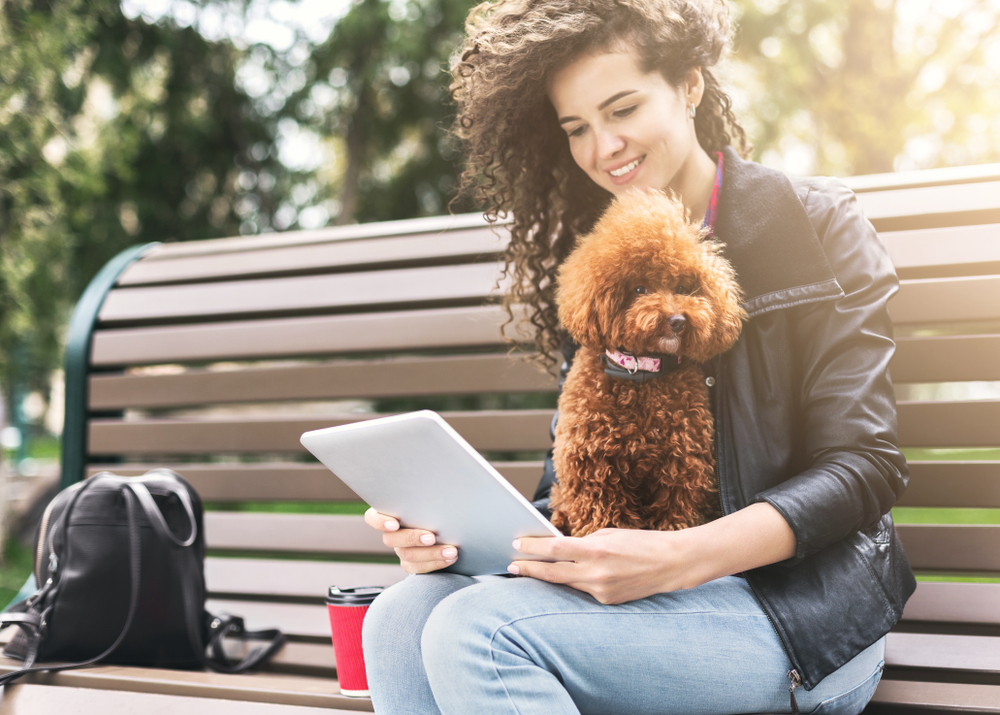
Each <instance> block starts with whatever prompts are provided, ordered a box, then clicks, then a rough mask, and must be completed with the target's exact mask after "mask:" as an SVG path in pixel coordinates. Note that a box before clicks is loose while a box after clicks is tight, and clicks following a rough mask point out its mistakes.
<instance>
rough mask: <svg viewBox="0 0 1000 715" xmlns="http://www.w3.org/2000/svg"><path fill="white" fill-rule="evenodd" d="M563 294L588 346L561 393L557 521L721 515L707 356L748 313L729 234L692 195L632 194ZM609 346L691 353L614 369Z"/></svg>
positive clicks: (628, 525) (562, 316)
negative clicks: (703, 218)
mask: <svg viewBox="0 0 1000 715" xmlns="http://www.w3.org/2000/svg"><path fill="white" fill-rule="evenodd" d="M556 301H557V303H558V308H559V320H560V322H561V323H562V325H563V327H564V328H565V329H566V330H567V331H568V332H569V333H570V335H571V336H572V337H573V338H574V339H575V340H576V341H577V342H578V343H579V344H580V346H581V347H580V349H579V350H578V351H577V354H576V358H575V359H574V361H573V366H572V368H571V369H570V372H569V374H568V375H567V377H566V382H565V385H564V386H563V391H562V395H561V396H560V398H559V421H558V423H557V425H556V433H555V451H554V460H555V467H556V474H557V475H558V479H559V481H558V484H557V485H556V486H555V487H554V488H553V490H552V501H551V506H552V512H553V518H552V523H553V524H555V525H556V527H558V528H559V529H560V530H562V531H563V532H564V533H567V534H571V535H573V536H583V535H586V534H589V533H592V532H594V531H597V530H598V529H602V528H605V527H617V528H624V529H656V530H672V529H683V528H687V527H691V526H696V525H698V524H702V523H705V522H706V521H709V520H711V519H713V518H715V517H717V516H718V515H719V510H720V501H719V496H718V482H717V478H716V474H715V455H714V448H713V439H714V425H713V420H712V413H711V407H710V403H709V394H708V388H707V386H706V384H705V374H704V372H703V370H702V368H701V366H700V365H699V363H704V362H707V361H709V360H711V359H712V358H713V357H715V356H716V355H718V354H720V353H722V352H724V351H726V350H728V349H729V348H730V347H731V346H732V345H733V343H735V342H736V339H737V338H738V337H739V334H740V329H741V327H742V321H743V319H744V318H745V317H746V314H745V313H744V311H743V309H742V308H741V306H740V293H739V287H738V286H737V284H736V278H735V275H734V272H733V269H732V267H731V266H730V265H729V263H728V262H727V261H726V260H725V259H724V258H723V257H722V255H721V245H720V244H719V243H717V242H715V241H712V240H708V239H706V238H705V234H704V231H703V230H701V229H700V228H698V227H697V226H695V225H694V224H692V223H690V222H689V221H688V220H687V217H686V214H685V210H684V208H683V206H682V205H681V204H680V202H679V201H677V200H675V199H673V198H671V197H669V196H667V195H665V194H663V193H661V192H652V191H650V192H643V193H633V194H629V195H627V196H625V197H623V198H621V199H619V200H616V201H615V202H614V203H613V204H612V205H611V207H610V208H609V209H608V210H607V212H606V213H605V214H604V215H603V216H602V217H601V219H600V221H599V222H598V223H597V225H596V226H595V227H594V230H593V231H592V232H591V233H590V234H589V235H587V236H586V237H584V238H583V239H581V240H580V242H579V244H578V246H577V248H576V249H575V250H574V252H573V253H572V254H571V255H570V256H569V258H567V260H566V261H565V262H564V263H563V265H562V266H561V267H560V269H559V274H558V287H557V293H556ZM679 317H680V318H683V320H680V319H678V318H679ZM605 350H620V351H622V352H627V353H631V354H633V355H637V356H638V355H643V356H647V355H655V356H661V357H663V358H665V359H669V360H672V361H674V362H676V360H677V357H676V356H680V357H681V358H682V361H681V363H680V365H679V366H678V367H677V368H676V369H674V370H673V371H671V372H669V373H667V374H664V375H663V376H661V377H658V378H656V379H654V380H651V381H648V382H633V381H629V380H622V379H619V378H616V377H612V376H610V375H608V374H606V373H605V372H604V367H603V366H602V364H601V359H600V358H601V355H602V354H604V352H605Z"/></svg>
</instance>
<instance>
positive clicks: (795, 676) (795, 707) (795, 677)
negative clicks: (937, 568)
mask: <svg viewBox="0 0 1000 715" xmlns="http://www.w3.org/2000/svg"><path fill="white" fill-rule="evenodd" d="M715 360H716V363H715V366H714V367H715V385H713V387H716V386H718V385H719V372H720V370H719V362H718V360H719V358H718V357H716V358H715ZM709 394H710V395H711V393H709ZM717 394H719V395H721V394H722V390H721V389H720V390H719V392H718V393H717ZM709 399H711V397H710V398H709ZM721 401H722V400H721V397H717V398H716V399H715V409H716V410H718V411H719V412H721V411H722V410H721V405H720V404H719V403H720V402H721ZM720 433H721V430H720V429H719V428H718V424H716V429H715V472H716V476H717V477H718V478H719V511H720V513H721V514H722V516H725V515H726V504H725V502H724V501H723V499H722V459H721V457H720V455H721V454H722V451H721V450H720V449H719V434H720ZM743 579H744V580H745V581H746V582H747V585H748V586H749V587H750V591H751V592H752V593H753V597H754V598H755V599H757V605H758V606H760V610H761V611H762V612H763V613H764V616H765V617H766V618H767V622H768V623H770V624H771V628H772V629H773V630H774V635H776V636H777V637H778V642H779V643H781V649H782V650H783V651H785V657H786V658H788V662H789V663H791V662H792V656H791V653H790V652H789V650H788V646H786V645H785V641H784V640H783V639H782V637H781V632H780V631H779V630H778V625H777V624H776V623H775V622H774V619H773V618H771V614H770V613H768V610H767V609H766V608H764V602H763V601H762V600H761V598H760V594H758V593H757V589H756V587H754V585H753V581H751V580H750V577H749V575H748V574H746V573H744V574H743ZM787 677H788V679H789V680H790V681H791V684H790V685H789V686H788V697H789V698H790V699H791V704H792V715H799V704H798V703H797V702H796V701H795V688H798V687H799V686H801V685H802V676H800V675H799V671H798V670H796V669H795V666H794V664H793V666H792V669H791V670H789V671H788V673H787Z"/></svg>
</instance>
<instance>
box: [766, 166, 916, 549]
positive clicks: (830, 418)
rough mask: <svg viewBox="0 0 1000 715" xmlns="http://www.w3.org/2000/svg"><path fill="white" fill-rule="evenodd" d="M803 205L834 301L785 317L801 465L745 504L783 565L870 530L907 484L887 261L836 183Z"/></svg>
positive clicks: (893, 284)
mask: <svg viewBox="0 0 1000 715" xmlns="http://www.w3.org/2000/svg"><path fill="white" fill-rule="evenodd" d="M804 204H805V208H806V211H807V213H808V214H809V216H810V219H811V221H812V224H813V226H814V228H815V229H816V234H817V236H819V238H820V241H821V242H822V244H823V248H824V251H825V252H826V255H827V259H828V261H829V263H830V266H831V268H832V269H833V271H834V274H835V275H836V278H837V281H838V283H840V286H841V288H842V289H843V291H844V296H843V297H841V298H838V299H836V300H833V301H827V302H821V303H814V304H811V305H806V306H800V307H798V308H793V309H792V310H793V311H794V314H793V316H792V321H793V324H792V325H793V327H792V335H793V338H794V344H793V349H794V350H795V351H796V356H797V360H796V363H797V364H798V366H799V369H800V375H801V394H800V411H801V412H800V414H801V418H802V420H803V425H802V426H803V431H802V434H803V435H804V441H805V444H804V445H803V447H804V450H805V454H806V455H807V461H808V463H809V466H808V468H807V469H806V470H805V471H803V472H802V473H800V474H798V475H796V476H793V477H792V478H790V479H788V480H786V481H784V482H782V483H780V484H778V485H776V486H774V487H772V488H770V489H768V490H766V491H764V492H762V493H760V494H758V495H757V497H756V499H755V501H764V502H767V503H769V504H771V505H772V506H774V507H775V508H776V509H777V510H778V511H779V512H780V513H781V514H782V515H783V516H784V517H785V519H786V520H787V521H788V523H789V524H790V525H791V527H792V529H793V530H794V532H795V535H796V540H797V544H798V546H797V549H796V555H795V557H794V558H793V559H791V560H790V561H789V562H786V563H789V564H794V563H796V562H798V561H799V560H801V559H802V558H803V557H805V556H807V555H809V554H811V553H813V552H816V551H818V550H820V549H822V548H823V547H824V546H827V545H828V544H831V543H833V542H835V541H838V540H840V539H843V538H844V537H846V536H847V535H848V534H850V533H852V532H854V531H857V530H859V529H862V528H866V527H872V526H873V525H875V524H876V523H877V522H878V520H879V519H880V517H881V516H882V515H883V514H885V513H886V512H888V511H889V510H890V509H891V508H892V506H893V504H894V503H895V501H896V499H897V498H898V497H899V496H900V495H901V494H902V493H903V491H904V489H905V488H906V484H907V481H908V477H909V474H908V471H907V468H906V460H905V459H904V458H903V456H902V454H901V453H900V451H899V448H898V447H897V437H896V431H897V430H896V400H895V395H894V392H893V388H892V383H891V381H890V378H889V360H890V359H891V357H892V354H893V352H894V350H895V343H894V342H893V339H892V321H891V320H890V318H889V313H888V310H887V302H888V300H889V298H891V297H892V296H893V295H894V294H895V293H896V291H897V289H898V286H899V282H898V280H897V278H896V274H895V270H894V269H893V266H892V262H891V261H890V259H889V256H888V253H887V251H886V250H885V247H884V246H883V245H882V243H881V241H880V240H879V238H878V236H877V235H876V233H875V229H874V228H873V227H872V225H871V223H869V222H868V220H867V219H866V218H865V217H864V214H863V213H862V211H861V208H860V206H859V205H858V202H857V199H856V198H855V196H854V194H853V193H852V192H851V191H850V190H849V189H847V188H846V187H844V186H843V185H842V184H841V183H840V182H837V181H835V180H816V181H815V182H814V183H813V185H812V187H811V189H810V191H809V193H808V195H807V196H806V199H805V201H804Z"/></svg>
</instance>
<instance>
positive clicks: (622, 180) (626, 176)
mask: <svg viewBox="0 0 1000 715" xmlns="http://www.w3.org/2000/svg"><path fill="white" fill-rule="evenodd" d="M645 160H646V157H645V155H643V156H640V157H639V158H637V159H633V160H632V161H630V162H629V163H627V164H623V165H622V166H619V167H618V168H616V169H612V170H609V171H608V176H609V177H610V178H611V183H613V184H627V183H628V182H630V181H631V180H632V179H633V178H635V175H636V172H638V171H639V167H640V166H642V162H643V161H645ZM612 172H614V173H612ZM618 172H621V173H618Z"/></svg>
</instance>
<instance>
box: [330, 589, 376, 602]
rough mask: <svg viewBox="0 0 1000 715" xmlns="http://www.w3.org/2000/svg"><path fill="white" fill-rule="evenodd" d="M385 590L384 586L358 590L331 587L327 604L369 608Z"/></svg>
mask: <svg viewBox="0 0 1000 715" xmlns="http://www.w3.org/2000/svg"><path fill="white" fill-rule="evenodd" d="M384 590H385V588H384V587H383V586H358V587H356V588H340V587H338V586H330V591H329V593H327V595H326V602H327V603H330V604H333V605H334V606H367V605H369V604H371V602H372V601H374V600H375V597H376V596H378V595H379V594H380V593H382V591H384Z"/></svg>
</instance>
